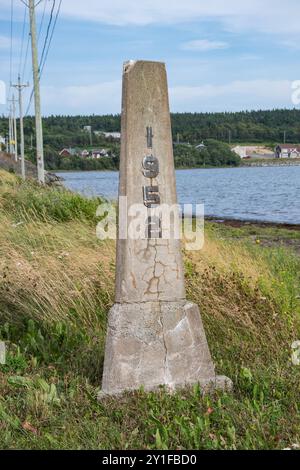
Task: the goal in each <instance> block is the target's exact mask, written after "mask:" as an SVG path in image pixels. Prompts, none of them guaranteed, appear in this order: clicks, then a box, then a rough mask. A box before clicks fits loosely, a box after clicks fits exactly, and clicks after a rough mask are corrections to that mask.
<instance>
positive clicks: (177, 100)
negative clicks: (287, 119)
mask: <svg viewBox="0 0 300 470" xmlns="http://www.w3.org/2000/svg"><path fill="white" fill-rule="evenodd" d="M170 103H171V108H172V110H173V111H183V110H186V111H199V112H200V111H235V110H241V109H270V108H276V107H292V106H293V103H292V82H291V81H289V80H249V81H241V80H236V81H233V82H231V83H227V84H221V85H202V86H190V87H186V86H175V87H173V88H171V89H170Z"/></svg>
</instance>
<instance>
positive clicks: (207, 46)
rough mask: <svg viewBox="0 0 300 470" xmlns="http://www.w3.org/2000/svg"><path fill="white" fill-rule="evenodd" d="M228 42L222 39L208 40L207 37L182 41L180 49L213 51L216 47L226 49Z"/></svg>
mask: <svg viewBox="0 0 300 470" xmlns="http://www.w3.org/2000/svg"><path fill="white" fill-rule="evenodd" d="M228 47H229V44H228V43H227V42H223V41H209V40H208V39H195V40H194V41H188V42H184V43H183V44H182V45H181V49H183V50H185V51H200V52H206V51H213V50H216V49H227V48H228Z"/></svg>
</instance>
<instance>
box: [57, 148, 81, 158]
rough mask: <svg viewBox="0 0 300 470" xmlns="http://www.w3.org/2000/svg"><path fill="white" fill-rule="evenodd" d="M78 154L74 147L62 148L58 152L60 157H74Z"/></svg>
mask: <svg viewBox="0 0 300 470" xmlns="http://www.w3.org/2000/svg"><path fill="white" fill-rule="evenodd" d="M76 155H78V152H77V150H76V149H73V148H71V147H70V148H64V149H62V150H61V151H60V152H59V156H60V157H75V156H76Z"/></svg>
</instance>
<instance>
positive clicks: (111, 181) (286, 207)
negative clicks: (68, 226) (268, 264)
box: [58, 166, 300, 224]
mask: <svg viewBox="0 0 300 470" xmlns="http://www.w3.org/2000/svg"><path fill="white" fill-rule="evenodd" d="M58 174H59V175H60V176H62V177H63V178H64V179H65V181H64V184H65V186H66V187H67V188H69V189H71V190H73V191H78V192H80V193H82V194H84V195H86V196H105V197H106V198H110V199H116V197H117V194H118V177H119V175H118V173H117V172H99V171H93V172H68V173H58ZM176 180H177V193H178V200H179V202H180V203H182V204H183V203H194V204H196V203H204V204H205V215H207V216H208V215H212V216H216V217H219V218H222V217H226V218H234V219H244V220H261V221H270V222H285V223H295V224H296V223H297V224H300V166H294V167H262V168H228V169H223V168H220V169H219V168H218V169H196V170H177V171H176Z"/></svg>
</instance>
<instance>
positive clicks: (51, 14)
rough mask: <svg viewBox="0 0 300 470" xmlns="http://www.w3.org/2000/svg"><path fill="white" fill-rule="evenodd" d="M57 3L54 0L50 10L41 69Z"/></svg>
mask: <svg viewBox="0 0 300 470" xmlns="http://www.w3.org/2000/svg"><path fill="white" fill-rule="evenodd" d="M55 4H56V0H52V7H51V12H50V19H49V22H48V26H47V32H46V36H45V40H44V45H43V50H42V54H41V59H40V64H39V69H40V68H41V64H42V62H43V59H44V54H45V51H46V47H47V42H48V38H49V33H50V28H51V24H52V19H53V12H54V8H55Z"/></svg>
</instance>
